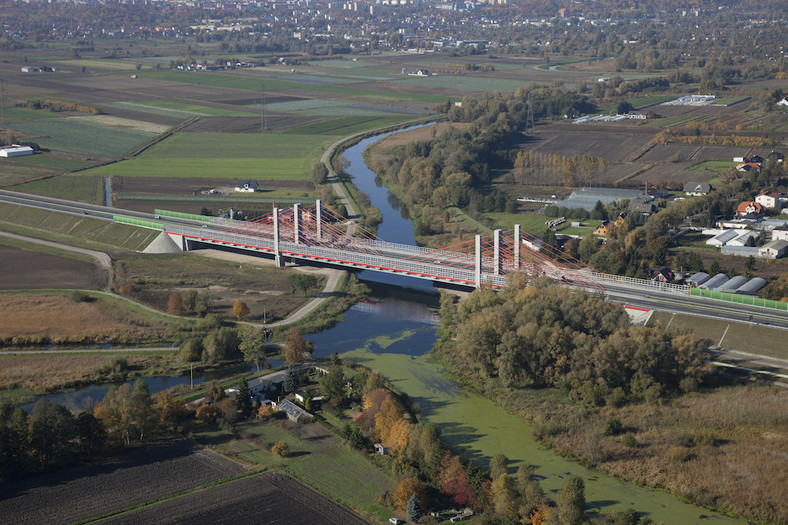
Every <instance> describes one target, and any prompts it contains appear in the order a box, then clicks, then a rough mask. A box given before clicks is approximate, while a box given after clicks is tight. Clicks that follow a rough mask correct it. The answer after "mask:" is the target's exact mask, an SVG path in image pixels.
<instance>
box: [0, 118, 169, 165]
mask: <svg viewBox="0 0 788 525" xmlns="http://www.w3.org/2000/svg"><path fill="white" fill-rule="evenodd" d="M6 127H9V128H11V129H15V130H19V131H24V132H25V133H31V134H34V135H38V137H40V138H34V139H32V140H33V141H34V142H36V143H38V144H39V145H40V146H42V147H44V148H48V149H52V150H58V151H69V152H73V153H84V154H87V155H98V156H101V157H108V158H118V157H121V156H123V155H124V154H125V153H126V152H127V151H129V150H131V149H132V148H134V147H135V146H138V145H140V144H142V143H143V142H145V141H146V140H148V139H150V138H151V137H154V136H155V133H148V132H145V131H142V130H138V129H130V128H129V129H113V128H108V127H104V126H102V125H101V124H99V123H97V122H94V121H91V120H90V119H89V117H51V118H40V119H38V120H32V121H27V122H16V123H12V124H6Z"/></svg>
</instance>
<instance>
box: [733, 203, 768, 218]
mask: <svg viewBox="0 0 788 525" xmlns="http://www.w3.org/2000/svg"><path fill="white" fill-rule="evenodd" d="M762 211H763V210H762V207H761V205H760V204H758V203H757V202H755V201H744V202H742V203H741V204H739V206H737V207H736V216H737V217H740V218H741V217H744V216H745V215H747V214H750V213H761V212H762Z"/></svg>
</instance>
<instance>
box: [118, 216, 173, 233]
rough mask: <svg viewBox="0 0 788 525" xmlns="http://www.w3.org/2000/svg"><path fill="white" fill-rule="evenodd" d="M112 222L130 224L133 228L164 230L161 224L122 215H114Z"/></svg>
mask: <svg viewBox="0 0 788 525" xmlns="http://www.w3.org/2000/svg"><path fill="white" fill-rule="evenodd" d="M112 221H113V222H117V223H119V224H129V225H131V226H138V227H140V228H148V229H151V230H164V225H163V224H162V223H160V222H154V221H146V220H145V219H133V218H131V217H123V216H122V215H113V216H112Z"/></svg>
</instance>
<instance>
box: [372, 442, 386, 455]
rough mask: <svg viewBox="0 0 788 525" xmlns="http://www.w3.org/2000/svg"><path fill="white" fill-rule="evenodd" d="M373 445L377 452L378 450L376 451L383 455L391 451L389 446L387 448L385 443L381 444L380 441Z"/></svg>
mask: <svg viewBox="0 0 788 525" xmlns="http://www.w3.org/2000/svg"><path fill="white" fill-rule="evenodd" d="M372 446H373V447H375V452H376V453H378V454H380V455H381V456H385V455H386V454H388V452H389V449H388V448H386V447H384V446H383V445H381V444H380V443H375V444H374V445H372Z"/></svg>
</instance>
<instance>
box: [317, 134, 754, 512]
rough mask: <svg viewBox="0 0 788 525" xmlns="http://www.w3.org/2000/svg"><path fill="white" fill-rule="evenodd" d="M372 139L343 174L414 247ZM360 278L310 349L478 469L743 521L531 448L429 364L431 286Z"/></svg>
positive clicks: (384, 230)
mask: <svg viewBox="0 0 788 525" xmlns="http://www.w3.org/2000/svg"><path fill="white" fill-rule="evenodd" d="M379 138H380V137H373V138H369V139H365V140H362V141H361V142H360V143H358V144H357V145H355V146H353V147H351V148H349V149H348V150H346V151H345V152H344V156H345V158H346V159H347V160H348V161H349V162H350V166H349V167H348V168H347V171H348V172H349V173H350V174H351V175H352V176H353V182H354V184H355V185H356V186H357V187H358V188H359V189H361V190H362V191H364V192H365V193H367V194H368V195H369V197H370V200H371V202H372V204H373V205H374V206H376V207H378V208H379V209H380V211H381V213H382V215H383V222H382V224H381V225H380V227H379V228H378V236H379V237H380V238H382V239H384V240H386V241H392V242H399V243H411V244H412V243H414V237H413V226H412V224H411V222H410V220H408V218H407V215H406V214H405V213H404V211H403V210H402V209H401V208H400V207H399V206H397V203H396V199H394V198H393V197H392V196H391V195H390V194H389V192H388V190H387V189H386V188H385V186H382V185H381V184H380V182H379V180H378V179H377V178H376V176H375V174H374V173H373V172H372V171H371V170H370V169H369V168H368V167H367V166H366V163H365V162H364V158H363V155H362V153H363V151H364V149H365V148H366V147H367V146H369V145H370V144H372V143H374V142H375V141H376V140H378V139H379ZM376 180H377V182H376ZM360 279H361V280H362V281H364V282H365V283H366V284H367V285H369V286H370V288H371V289H372V294H371V295H372V297H371V298H370V300H369V301H367V302H365V303H360V304H358V305H356V306H354V307H353V308H351V309H350V311H348V312H347V313H346V314H345V317H344V320H343V321H342V322H340V323H338V324H337V325H336V326H335V327H333V328H331V329H329V330H325V331H323V332H319V333H316V334H312V335H310V336H308V338H309V339H310V340H311V341H312V342H313V343H314V344H315V345H316V350H315V355H316V356H317V357H326V356H328V355H330V354H331V353H333V352H334V350H337V351H339V352H340V355H341V356H342V357H346V358H350V359H353V360H354V361H356V362H358V363H360V364H363V365H365V366H368V367H370V368H372V369H377V370H380V371H381V372H382V373H383V374H384V375H386V376H387V377H389V379H391V381H392V382H393V383H394V384H395V385H396V386H397V388H399V389H401V390H402V391H403V392H406V393H407V394H408V395H409V396H410V397H411V399H413V400H414V401H415V402H416V403H417V404H418V405H419V409H420V412H421V415H422V416H423V417H426V418H427V419H429V420H430V421H431V422H433V423H435V424H437V425H439V426H440V427H441V431H442V435H443V438H444V440H445V441H446V442H447V443H448V444H450V445H451V446H452V447H453V448H454V449H455V451H456V452H458V453H460V454H462V455H463V456H464V457H467V458H469V459H472V460H474V461H475V462H477V463H478V464H480V465H482V466H487V464H488V462H489V460H490V458H491V457H493V456H494V455H496V454H505V455H506V456H507V457H508V458H509V459H510V460H511V463H510V466H509V471H510V473H512V474H513V473H514V472H515V471H516V469H517V467H518V466H519V465H520V464H522V463H527V464H530V465H533V466H534V467H535V471H536V475H537V476H538V478H539V480H540V483H541V485H542V487H543V489H544V490H545V492H546V493H548V494H549V495H551V496H552V497H554V495H555V493H556V492H557V491H558V490H560V489H561V487H563V485H564V483H565V482H566V479H567V478H568V477H569V476H580V477H582V478H583V480H584V481H585V487H586V500H587V502H588V506H589V510H590V511H591V512H594V511H595V510H598V511H602V512H610V511H622V510H626V509H627V508H634V509H635V510H637V511H638V512H641V513H645V514H646V515H648V516H649V517H650V518H651V519H653V520H654V521H656V522H664V523H668V524H692V523H700V522H702V523H726V524H727V523H746V522H744V521H742V520H736V519H733V518H729V517H726V516H723V515H721V514H718V513H715V512H711V511H708V510H706V509H703V508H701V507H698V506H695V505H690V504H687V503H684V502H682V501H680V500H679V499H678V498H676V497H674V496H672V495H670V494H668V493H666V492H662V491H657V490H652V489H648V488H643V487H638V486H636V485H634V484H630V483H625V482H622V481H619V480H617V479H615V478H613V477H611V476H608V475H605V474H602V473H600V472H596V471H592V470H589V469H587V468H584V467H583V466H581V465H579V464H577V463H575V462H573V461H570V460H568V459H565V458H563V457H561V456H559V455H557V454H555V453H554V452H553V451H552V450H550V449H547V448H546V447H544V446H542V445H541V444H539V443H537V442H536V441H535V440H534V438H533V434H532V432H533V425H532V424H530V423H529V422H527V421H526V420H524V419H522V418H520V417H517V416H514V415H512V414H509V413H508V412H506V411H505V410H503V409H502V408H500V407H499V406H498V405H496V404H495V403H493V402H492V401H490V400H488V399H485V398H483V397H481V396H478V395H474V394H470V393H467V392H464V391H463V390H461V389H460V388H459V387H458V385H457V384H456V383H454V382H453V381H451V380H449V379H447V378H446V376H445V374H444V370H443V369H442V368H441V367H440V365H438V364H437V363H435V362H434V361H433V360H432V359H431V357H430V353H429V352H430V349H431V348H432V346H433V344H434V343H435V341H436V340H437V334H436V316H435V311H436V308H437V305H438V299H439V297H438V294H437V293H436V292H435V290H434V289H433V287H432V285H431V284H430V283H429V282H428V281H422V280H419V279H414V278H409V277H402V276H395V275H388V274H383V273H377V272H370V271H364V272H362V273H361V274H360Z"/></svg>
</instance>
